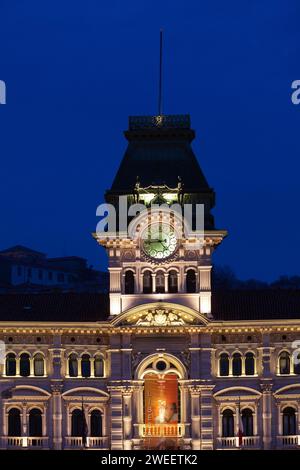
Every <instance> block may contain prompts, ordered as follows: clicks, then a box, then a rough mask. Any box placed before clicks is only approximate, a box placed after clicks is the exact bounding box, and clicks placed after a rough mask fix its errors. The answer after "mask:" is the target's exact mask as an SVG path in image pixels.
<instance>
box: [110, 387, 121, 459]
mask: <svg viewBox="0 0 300 470" xmlns="http://www.w3.org/2000/svg"><path fill="white" fill-rule="evenodd" d="M107 389H108V391H109V393H110V423H111V430H110V432H111V435H110V441H111V450H123V397H122V390H123V387H122V386H117V385H113V384H112V383H111V385H109V386H108V387H107Z"/></svg>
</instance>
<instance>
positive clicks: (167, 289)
mask: <svg viewBox="0 0 300 470" xmlns="http://www.w3.org/2000/svg"><path fill="white" fill-rule="evenodd" d="M164 277H165V292H166V293H167V292H168V291H169V282H168V280H169V274H168V273H164Z"/></svg>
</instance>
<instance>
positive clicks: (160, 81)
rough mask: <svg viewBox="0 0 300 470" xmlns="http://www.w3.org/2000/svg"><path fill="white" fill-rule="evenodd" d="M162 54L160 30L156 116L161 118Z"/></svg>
mask: <svg viewBox="0 0 300 470" xmlns="http://www.w3.org/2000/svg"><path fill="white" fill-rule="evenodd" d="M162 53H163V30H162V29H161V30H160V44H159V85H158V115H159V116H162V113H163V112H162Z"/></svg>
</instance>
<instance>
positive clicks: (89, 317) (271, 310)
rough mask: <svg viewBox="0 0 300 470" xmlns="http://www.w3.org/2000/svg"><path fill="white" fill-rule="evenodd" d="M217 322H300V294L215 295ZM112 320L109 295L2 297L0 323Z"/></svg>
mask: <svg viewBox="0 0 300 470" xmlns="http://www.w3.org/2000/svg"><path fill="white" fill-rule="evenodd" d="M212 313H213V317H214V318H213V321H214V320H215V321H239V320H241V321H242V320H283V321H284V320H285V319H290V320H292V319H295V320H298V319H299V318H300V290H293V291H289V290H267V291H264V290H262V291H236V290H235V291H229V292H214V293H213V296H212ZM108 316H109V296H108V294H105V293H60V292H58V293H57V292H54V293H53V292H52V293H42V294H2V295H0V321H22V322H23V324H24V325H25V324H26V321H37V322H40V321H41V322H43V321H57V322H96V321H104V320H106V319H107V318H108Z"/></svg>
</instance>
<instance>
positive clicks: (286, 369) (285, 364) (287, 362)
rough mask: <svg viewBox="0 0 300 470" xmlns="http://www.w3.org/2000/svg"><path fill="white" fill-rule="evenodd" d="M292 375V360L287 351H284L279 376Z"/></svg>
mask: <svg viewBox="0 0 300 470" xmlns="http://www.w3.org/2000/svg"><path fill="white" fill-rule="evenodd" d="M290 373H291V358H290V355H289V353H288V352H287V351H283V352H282V353H280V356H279V374H290Z"/></svg>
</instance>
